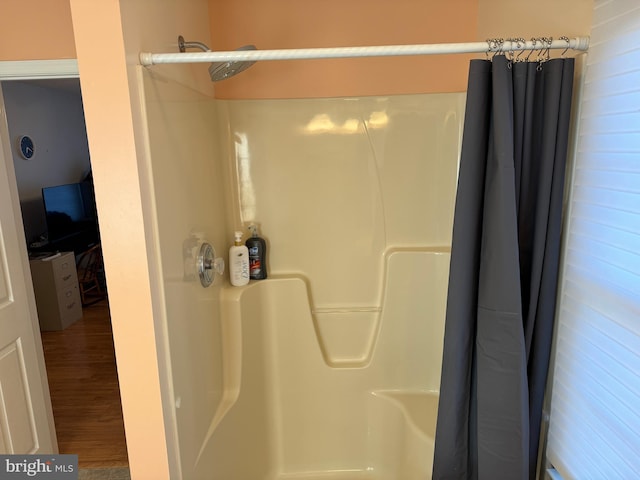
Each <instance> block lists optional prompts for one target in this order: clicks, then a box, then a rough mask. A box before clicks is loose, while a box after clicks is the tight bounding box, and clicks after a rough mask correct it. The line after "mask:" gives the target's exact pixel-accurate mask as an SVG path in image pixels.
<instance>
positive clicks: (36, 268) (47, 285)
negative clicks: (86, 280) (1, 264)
mask: <svg viewBox="0 0 640 480" xmlns="http://www.w3.org/2000/svg"><path fill="white" fill-rule="evenodd" d="M29 264H30V266H31V276H32V278H33V290H34V292H35V296H36V306H37V307H38V319H39V321H40V330H42V331H49V330H64V329H65V328H67V327H68V326H69V325H71V324H72V323H74V322H76V321H78V320H80V319H81V318H82V302H81V301H80V291H79V288H78V274H77V273H76V259H75V255H74V254H73V252H62V253H61V254H60V255H57V256H53V257H44V258H38V259H34V260H31V261H30V262H29Z"/></svg>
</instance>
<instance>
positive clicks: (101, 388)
mask: <svg viewBox="0 0 640 480" xmlns="http://www.w3.org/2000/svg"><path fill="white" fill-rule="evenodd" d="M2 92H3V97H4V104H5V111H6V116H7V122H8V126H9V134H10V138H11V142H12V143H11V151H12V155H13V161H14V165H15V171H16V182H17V187H18V188H17V189H18V193H19V197H20V206H21V210H22V216H23V223H24V227H25V239H26V243H27V250H28V251H29V254H30V260H31V261H30V263H31V265H32V277H33V280H34V290H35V293H36V300H37V304H38V316H39V317H40V318H41V320H42V321H41V330H42V332H41V337H42V344H43V350H44V354H45V363H46V368H47V376H48V380H49V390H50V394H51V401H52V406H53V415H54V420H55V425H56V432H57V439H58V446H59V450H60V453H69V454H78V460H79V466H80V467H81V468H84V467H114V466H127V465H128V459H127V452H126V442H125V436H124V426H123V420H122V409H121V404H120V393H119V389H118V381H117V372H116V365H115V355H114V348H113V336H112V332H111V323H110V316H109V305H108V297H107V295H106V285H105V282H104V276H103V275H102V273H103V270H102V269H101V267H100V265H101V264H100V261H99V260H100V255H96V256H94V257H95V258H94V259H89V256H88V255H89V252H95V251H96V247H97V251H98V253H99V245H100V237H99V231H98V229H97V216H96V213H95V205H93V206H92V205H91V198H92V195H91V191H92V176H91V168H90V160H89V152H88V145H87V139H86V130H85V126H84V114H83V111H82V97H81V93H80V85H79V81H78V79H77V78H65V79H50V80H11V81H3V82H2ZM20 140H23V142H21V141H20ZM47 189H49V190H48V193H50V194H51V195H52V198H51V199H50V202H49V205H47V202H46V201H45V198H44V196H45V192H47ZM61 202H63V203H64V202H66V204H67V205H71V204H73V205H71V206H70V207H69V208H70V210H69V211H67V212H66V213H65V212H63V213H64V215H63V217H64V218H63V219H64V222H62V223H60V222H59V221H58V220H60V215H58V216H57V218H56V216H55V215H52V213H53V212H55V211H59V210H61V208H60V203H61ZM65 208H66V207H65ZM48 210H50V212H49V214H48V213H47V211H48ZM62 210H64V208H62ZM54 221H56V222H57V223H55V224H54V223H53V222H54ZM92 222H93V225H94V227H95V228H94V227H92ZM54 225H55V226H54ZM67 260H69V261H67ZM34 265H36V267H35V268H34ZM58 265H60V268H65V267H64V265H72V267H71V268H72V270H73V273H74V274H75V275H73V276H70V275H68V272H69V270H67V271H61V275H60V279H59V280H58V279H57V278H56V272H57V269H58ZM40 266H43V267H44V269H41V268H40ZM88 269H91V270H92V272H91V273H92V274H93V280H94V282H95V288H90V286H88V285H87V286H86V287H87V291H85V288H84V287H83V285H82V281H83V280H85V279H86V278H88V277H85V275H87V270H88ZM78 277H79V278H78ZM74 289H75V290H77V292H76V293H74ZM74 295H75V296H74ZM39 297H40V298H39ZM40 300H42V301H40ZM43 305H47V306H48V307H47V309H46V311H41V310H42V308H44V307H43ZM44 319H47V320H46V321H45V320H44Z"/></svg>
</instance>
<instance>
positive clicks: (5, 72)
mask: <svg viewBox="0 0 640 480" xmlns="http://www.w3.org/2000/svg"><path fill="white" fill-rule="evenodd" d="M78 77H79V74H78V62H77V61H76V60H75V59H74V60H25V61H0V82H4V81H10V80H42V79H62V78H78ZM1 95H2V88H0V107H2V108H1V109H0V114H1V115H2V117H4V118H1V117H0V138H2V139H3V140H8V142H9V144H10V143H11V140H10V133H9V123H8V118H7V115H6V109H5V107H4V98H1ZM5 150H6V152H8V153H7V154H6V155H4V161H5V162H7V163H9V162H13V156H12V155H11V149H10V148H6V149H5ZM7 170H8V172H9V178H8V181H9V182H13V184H14V185H15V186H16V188H17V181H16V177H15V174H12V173H11V172H12V171H13V165H10V168H8V169H7ZM15 198H17V197H15ZM12 201H13V200H12ZM10 207H11V208H12V209H13V211H14V212H17V213H16V215H15V216H14V218H15V219H14V222H15V223H14V228H15V229H16V232H18V234H20V233H21V232H23V231H24V228H23V225H22V222H21V218H22V217H21V216H20V213H19V212H20V205H15V204H13V203H12V205H11V206H10ZM26 247H27V242H26V239H24V237H23V241H22V247H21V248H24V251H23V253H22V254H23V256H24V258H23V259H22V260H21V263H22V264H23V267H24V268H23V270H24V274H25V276H26V282H25V283H26V285H25V288H27V289H28V290H29V291H28V292H27V297H28V309H29V312H30V318H31V321H32V322H33V332H34V337H35V340H36V342H38V343H39V344H40V347H39V353H40V358H38V363H40V365H41V375H40V379H39V381H40V382H41V384H42V389H43V390H44V391H45V395H46V401H47V402H48V405H49V406H48V417H49V418H48V420H49V432H50V434H51V442H52V444H53V446H54V448H55V451H54V452H52V453H57V452H58V446H57V445H58V444H57V439H56V437H57V435H56V429H55V422H54V417H53V410H52V409H51V403H50V398H51V388H50V386H49V381H48V378H47V374H46V368H45V363H44V353H43V351H42V337H41V335H40V325H39V323H38V313H37V310H36V304H35V294H34V290H33V282H32V280H31V272H30V269H29V262H28V260H27V257H26Z"/></svg>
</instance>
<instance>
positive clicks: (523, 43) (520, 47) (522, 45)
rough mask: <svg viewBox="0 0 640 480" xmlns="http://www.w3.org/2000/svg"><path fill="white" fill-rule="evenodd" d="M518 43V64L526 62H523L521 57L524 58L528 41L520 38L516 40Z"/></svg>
mask: <svg viewBox="0 0 640 480" xmlns="http://www.w3.org/2000/svg"><path fill="white" fill-rule="evenodd" d="M516 42H517V47H518V50H519V51H518V55H517V56H516V63H518V62H524V60H521V59H520V57H521V56H522V54H523V53H524V50H525V46H526V43H527V42H526V41H525V39H524V38H522V37H519V38H517V39H516Z"/></svg>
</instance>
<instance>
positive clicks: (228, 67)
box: [178, 35, 256, 82]
mask: <svg viewBox="0 0 640 480" xmlns="http://www.w3.org/2000/svg"><path fill="white" fill-rule="evenodd" d="M178 48H179V49H180V51H181V52H184V51H186V49H187V48H199V49H200V50H202V51H203V52H210V51H211V49H210V48H209V47H207V46H206V45H205V44H204V43H202V42H185V41H184V38H183V37H182V35H180V36H179V37H178ZM243 50H256V47H255V45H245V46H244V47H240V48H237V49H236V51H243ZM254 63H256V62H255V60H254V61H244V62H243V61H229V62H214V63H212V64H211V65H210V66H209V76H210V77H211V81H212V82H219V81H221V80H226V79H227V78H231V77H233V76H234V75H237V74H238V73H240V72H243V71H245V70H246V69H247V68H249V67H250V66H251V65H253V64H254Z"/></svg>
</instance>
